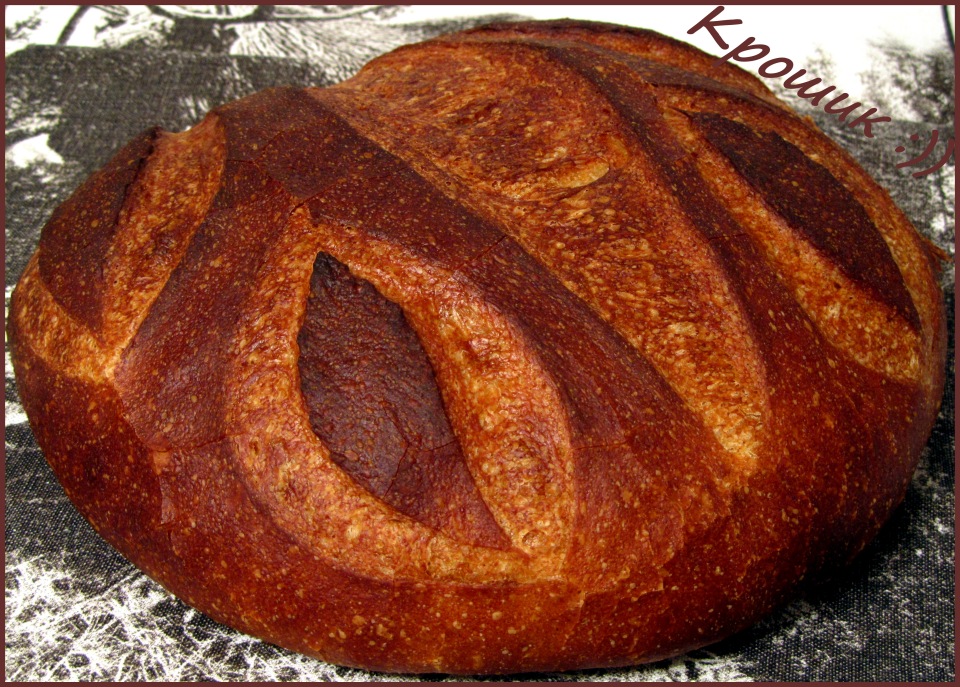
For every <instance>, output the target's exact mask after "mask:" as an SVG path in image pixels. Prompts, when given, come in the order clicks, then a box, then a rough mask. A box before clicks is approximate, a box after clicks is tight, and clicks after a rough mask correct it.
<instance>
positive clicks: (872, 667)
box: [5, 6, 954, 681]
mask: <svg viewBox="0 0 960 687" xmlns="http://www.w3.org/2000/svg"><path fill="white" fill-rule="evenodd" d="M163 7H170V6H163ZM218 7H221V10H219V11H221V12H222V11H223V10H222V6H218ZM310 7H311V8H312V9H301V10H296V11H295V10H287V11H283V10H266V11H263V10H261V11H262V12H264V14H262V15H260V16H250V15H249V14H248V15H247V16H246V18H244V17H243V16H241V15H242V12H247V13H249V12H251V9H250V8H240V9H237V10H236V11H235V13H234V15H233V16H231V17H224V16H222V15H221V16H219V21H215V20H216V19H217V15H215V12H216V10H209V12H211V13H214V14H208V15H206V16H204V15H203V14H202V12H201V10H199V9H197V10H193V11H188V10H184V9H181V10H170V11H169V12H166V11H164V10H155V11H149V10H146V9H144V8H139V9H133V8H123V7H119V8H118V7H112V8H108V9H95V8H93V9H88V10H83V11H81V12H79V13H78V12H76V10H77V8H76V7H74V8H71V9H70V12H72V13H73V14H71V15H70V17H68V18H67V21H63V22H62V23H61V25H60V28H59V32H58V35H57V38H59V40H52V41H47V42H46V44H41V42H40V41H31V40H30V39H29V36H31V35H39V31H40V29H42V28H43V22H44V21H49V19H48V18H47V15H45V14H43V13H38V14H37V15H36V17H35V18H34V19H31V20H30V21H29V22H26V23H22V24H17V25H15V26H12V25H11V19H10V18H9V17H8V19H7V37H8V40H9V39H10V38H11V36H12V37H13V38H15V39H16V38H22V37H23V36H27V38H26V39H23V40H22V45H21V46H19V47H18V49H17V50H16V51H14V52H12V53H10V54H8V55H7V63H6V94H5V95H6V136H7V138H6V175H5V184H6V187H5V189H6V252H5V267H6V284H5V285H6V291H5V294H6V300H5V303H6V305H7V306H9V299H10V293H11V290H12V288H13V286H14V284H16V281H17V279H18V278H19V275H20V273H21V272H22V270H23V268H24V266H25V264H26V262H27V260H28V258H29V256H30V255H31V254H32V252H33V251H34V250H35V249H36V246H37V241H38V237H39V233H40V229H41V227H42V226H43V224H44V223H45V221H46V220H47V219H48V218H49V216H50V213H51V212H52V211H53V209H54V208H55V207H56V206H57V205H58V204H59V203H60V202H62V201H63V200H64V199H65V198H66V197H67V196H68V195H69V194H70V193H71V192H72V190H73V189H74V188H76V186H77V185H78V184H79V183H80V182H81V181H82V180H83V179H84V178H85V177H86V176H87V175H88V174H89V173H90V172H92V171H93V170H95V169H96V168H97V167H99V166H100V165H101V164H103V163H104V162H105V161H106V160H107V159H108V158H109V157H110V155H111V154H112V153H113V152H114V151H116V150H117V149H118V148H119V147H120V146H121V145H123V144H124V143H125V142H126V141H128V140H129V139H130V138H132V137H133V136H134V135H136V134H137V133H138V132H140V131H142V130H144V129H146V128H147V127H149V126H152V125H155V124H159V125H161V126H163V127H164V128H166V129H169V130H172V131H179V130H182V129H184V128H186V127H188V126H189V125H191V124H193V123H195V122H196V121H198V120H199V118H200V117H202V115H203V114H204V113H205V112H206V111H207V110H209V109H210V108H212V107H215V106H217V105H219V104H221V103H224V102H227V101H230V100H233V99H235V98H238V97H242V96H244V95H247V94H249V93H252V92H255V91H257V90H260V89H263V88H266V87H269V86H273V85H279V84H296V85H327V84H331V83H334V82H336V81H339V80H341V79H343V78H345V77H347V76H349V75H350V74H352V73H353V72H354V71H355V70H356V69H357V68H358V67H359V66H360V65H362V64H363V63H365V62H366V61H368V60H369V59H370V58H372V57H374V56H375V55H377V54H379V53H382V52H385V51H387V50H389V49H391V48H393V47H395V46H397V45H400V44H403V43H408V42H414V41H418V40H421V39H423V38H427V37H430V36H432V35H436V34H439V33H443V32H446V31H449V30H456V29H458V28H462V27H463V26H468V25H472V24H475V23H479V21H478V20H477V19H465V20H461V19H451V20H438V21H429V22H424V21H418V22H404V21H403V16H404V15H403V11H404V10H403V9H400V8H390V9H387V8H376V7H372V6H371V7H368V6H310ZM492 9H495V11H497V12H504V11H505V10H509V8H504V7H503V6H499V7H497V8H492ZM556 10H557V11H558V12H559V13H560V15H559V16H562V14H563V10H564V8H563V7H557V8H556ZM297 11H299V12H301V14H300V15H297ZM311 11H312V12H314V15H313V16H306V15H307V14H308V13H309V12H311ZM97 12H100V13H101V14H100V16H95V15H96V13H97ZM254 20H256V21H254ZM31 22H32V23H31ZM691 23H692V22H691ZM31 32H32V33H31ZM84 32H86V33H84ZM81 34H83V35H89V36H91V38H90V40H87V41H86V44H85V45H75V43H76V41H75V40H73V39H74V38H75V37H76V36H80V35H81ZM679 37H680V38H682V36H679ZM822 126H824V128H825V130H826V131H827V133H828V134H830V135H834V136H837V137H838V140H840V141H841V143H842V144H843V145H846V146H847V147H848V148H849V149H851V151H852V152H853V153H854V155H857V156H858V157H861V158H862V159H863V160H864V164H865V166H867V167H868V168H869V169H870V171H871V172H872V173H874V174H875V175H877V176H878V178H880V180H881V182H882V183H885V184H887V185H888V186H889V187H890V188H891V191H892V192H893V193H894V196H895V197H896V198H897V199H898V200H899V201H900V202H901V203H902V204H904V205H905V209H906V210H907V212H908V214H911V215H912V217H913V219H914V221H915V222H916V223H917V224H918V228H919V229H920V230H921V231H923V232H925V233H926V234H927V235H928V236H931V238H933V239H934V240H935V241H936V242H938V243H940V244H941V246H942V247H943V248H945V249H947V250H949V251H950V252H951V253H952V250H953V247H952V241H953V234H952V229H951V230H950V231H947V230H946V229H944V228H943V227H942V226H941V227H940V228H939V229H937V227H936V226H935V225H934V224H931V223H930V221H929V218H924V217H923V216H921V215H923V213H922V212H921V210H922V206H923V203H922V202H920V201H918V202H917V203H914V205H915V209H914V210H911V208H910V207H907V206H908V205H909V202H905V201H904V199H907V201H909V199H910V198H913V197H914V196H915V195H916V194H917V193H919V192H920V190H921V187H922V186H923V184H928V183H933V177H934V175H929V176H928V177H924V178H922V179H915V178H913V177H911V176H910V175H909V174H908V173H906V172H904V171H903V170H895V169H894V167H895V162H896V160H895V159H894V158H892V157H891V156H890V155H887V156H886V157H882V158H881V159H879V160H876V159H872V158H870V156H869V155H865V153H864V151H865V150H867V146H869V145H873V144H875V141H871V140H868V139H866V138H865V137H864V136H862V135H860V134H859V132H857V133H856V134H853V133H851V131H850V130H843V131H841V130H840V129H837V128H836V127H833V128H831V126H830V122H829V121H824V122H822ZM897 126H898V127H899V128H893V127H891V128H890V135H900V136H901V137H902V138H903V140H906V139H907V138H908V137H909V134H910V133H913V132H914V131H920V132H929V129H930V127H929V126H926V128H924V127H925V125H918V124H909V123H906V124H905V123H899V124H898V125H897ZM911 127H912V128H911ZM887 147H889V148H891V151H890V154H891V155H892V145H890V146H887ZM948 169H950V170H951V175H952V169H953V167H952V166H950V167H949V168H948ZM925 222H926V223H925ZM944 289H945V292H946V295H947V304H948V311H949V312H950V313H951V315H950V331H951V344H950V353H949V360H950V363H949V369H948V385H947V390H946V393H945V396H944V400H943V406H942V410H941V413H940V418H939V420H938V422H937V425H936V428H935V429H934V432H933V436H932V438H931V439H930V442H929V445H928V446H927V448H926V450H925V451H924V453H923V457H922V460H921V463H920V467H919V469H918V471H917V473H916V475H915V477H914V479H913V481H912V483H911V485H910V488H909V492H908V493H907V496H906V499H905V501H904V503H903V505H902V506H901V507H900V508H899V509H898V510H897V511H896V512H895V514H894V516H893V518H892V520H891V521H890V522H889V523H888V524H887V525H886V527H885V528H884V529H883V530H882V531H881V533H880V535H879V536H878V538H877V539H876V540H875V541H874V542H873V543H872V544H871V545H870V546H869V547H868V548H867V549H866V550H865V551H864V552H863V554H862V555H861V556H859V558H858V559H857V560H856V561H855V562H854V564H853V565H852V566H851V567H850V568H849V569H848V570H846V571H844V572H843V574H842V575H841V576H840V577H838V578H836V579H834V580H833V581H832V582H830V584H829V585H825V586H823V587H821V588H819V589H816V590H811V591H809V592H808V593H807V594H806V595H805V596H804V597H803V598H801V599H799V600H796V601H794V602H793V603H791V604H789V605H788V606H786V607H785V608H783V609H781V610H780V611H778V612H776V613H775V614H773V615H772V616H770V617H769V618H767V619H766V620H764V621H762V622H761V623H760V624H759V625H757V626H755V627H754V628H752V629H750V630H748V631H746V632H744V633H742V634H740V635H738V636H736V637H733V638H731V639H729V640H726V641H724V642H722V643H720V644H717V645H714V646H712V647H709V648H708V649H705V650H701V651H697V652H694V653H691V654H689V655H687V656H683V657H680V658H677V659H674V660H671V661H663V662H659V663H655V664H651V665H647V666H640V667H636V668H631V669H621V670H595V671H580V672H575V673H565V674H538V675H529V676H516V677H517V679H527V680H530V679H534V680H540V681H566V680H577V681H594V680H595V681H620V680H630V681H641V680H644V681H646V680H660V681H670V680H675V681H687V680H723V681H736V680H742V681H795V680H796V681H806V680H828V681H848V680H857V681H873V680H882V681H952V679H953V677H954V392H953V377H954V374H953V365H954V363H953V361H954V348H953V338H952V332H953V317H952V313H953V302H954V298H953V293H954V287H953V278H952V274H948V275H947V276H946V277H945V279H944ZM6 351H7V352H6V375H5V376H6V387H5V392H6V395H5V398H6V406H5V411H6V412H5V425H6V443H5V447H6V465H5V470H6V472H5V477H6V511H5V516H6V518H5V528H6V529H5V536H6V616H5V617H6V677H7V679H8V680H15V681H21V680H23V681H26V680H83V681H86V680H176V681H193V680H217V681H221V680H230V681H235V680H243V681H264V680H351V681H354V680H369V681H375V680H384V679H423V680H437V679H451V680H453V679H456V678H447V677H446V676H406V677H401V676H393V675H378V674H371V673H365V672H363V671H358V670H352V669H345V668H340V667H337V666H332V665H329V664H326V663H323V662H321V661H318V660H314V659H311V658H307V657H304V656H300V655H297V654H294V653H291V652H289V651H286V650H283V649H280V648H277V647H274V646H271V645H269V644H266V643H263V642H261V641H259V640H256V639H253V638H250V637H247V636H245V635H242V634H240V633H238V632H236V631H234V630H232V629H230V628H227V627H224V626H222V625H219V624H217V623H215V622H213V621H211V620H210V619H209V618H207V617H205V616H204V615H203V614H201V613H199V612H197V611H195V610H193V609H191V608H189V607H188V606H186V605H185V604H183V603H182V602H180V601H179V600H177V599H176V598H175V597H173V596H172V595H171V594H169V593H168V592H166V591H165V590H164V589H162V588H161V587H160V586H159V585H157V584H156V583H155V582H153V581H152V580H150V579H149V578H147V577H146V576H144V575H143V574H142V573H140V572H139V571H138V570H137V569H135V568H134V567H133V566H132V565H131V564H130V563H128V562H127V561H126V560H125V559H123V558H122V557H121V556H120V555H119V554H118V553H116V552H115V551H114V550H113V549H112V548H111V547H110V546H109V545H108V544H106V543H105V542H104V541H103V540H102V539H101V538H100V537H99V536H98V535H96V534H95V533H94V532H93V530H92V529H91V527H90V526H89V525H88V524H87V522H86V521H85V520H84V519H83V518H82V517H81V516H80V515H79V514H78V513H77V511H76V510H75V509H74V508H73V506H72V505H71V504H70V502H69V501H68V500H67V499H66V497H65V496H64V494H63V491H62V490H61V488H60V486H59V484H58V483H57V480H56V478H55V477H54V475H53V474H52V472H51V471H50V469H49V468H48V466H47V464H46V462H45V461H44V459H43V456H42V454H41V452H40V450H39V449H38V447H37V445H36V443H35V441H34V438H33V435H32V434H31V431H30V428H29V426H28V424H27V422H26V418H25V416H24V415H23V410H22V406H21V405H20V403H19V400H18V398H17V392H16V388H15V382H14V380H13V372H12V368H11V364H10V356H9V348H7V349H6ZM498 679H503V678H498Z"/></svg>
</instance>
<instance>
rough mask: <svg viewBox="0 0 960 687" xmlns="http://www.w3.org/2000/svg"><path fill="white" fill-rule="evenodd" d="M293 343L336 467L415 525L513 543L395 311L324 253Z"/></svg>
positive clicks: (497, 544)
mask: <svg viewBox="0 0 960 687" xmlns="http://www.w3.org/2000/svg"><path fill="white" fill-rule="evenodd" d="M297 343H298V345H299V348H300V355H299V357H298V359H297V365H298V368H299V370H300V389H301V391H302V392H303V397H304V400H305V402H306V406H307V409H308V411H309V413H310V426H311V427H312V429H313V431H314V433H315V434H316V435H317V436H318V437H320V440H321V441H323V443H324V444H325V445H326V446H327V448H328V449H329V450H330V455H331V458H332V459H333V461H334V462H335V463H336V464H337V465H339V466H340V467H341V468H342V469H343V470H345V471H346V472H347V473H348V474H350V476H351V477H353V479H354V480H356V481H357V482H358V483H359V484H360V485H362V486H363V487H364V488H365V489H367V491H369V492H370V493H371V494H373V495H374V496H376V497H377V498H380V499H381V500H383V501H385V502H386V503H388V504H389V505H390V506H392V507H393V508H396V509H397V510H398V511H400V512H401V513H404V514H405V515H408V516H410V517H411V518H413V519H414V520H418V521H420V522H422V523H424V524H425V525H428V526H430V527H432V528H434V529H437V530H441V531H443V532H445V533H446V534H448V535H450V536H452V537H454V538H455V539H458V540H460V541H463V542H465V543H468V544H473V545H475V546H487V547H492V548H500V549H504V548H507V547H508V546H509V540H507V539H506V538H505V536H504V534H503V532H501V530H500V528H499V527H498V526H497V524H496V522H495V521H494V520H493V518H492V517H491V515H490V511H489V510H488V508H487V506H486V505H485V504H484V503H483V501H482V500H481V499H480V495H479V494H478V493H477V488H476V486H475V484H474V482H473V478H472V477H471V476H470V472H469V471H468V469H467V466H466V464H465V463H464V458H463V454H462V452H461V450H460V443H459V441H458V440H457V438H456V436H455V435H454V434H453V431H452V430H451V428H450V424H449V421H448V419H447V415H446V411H445V409H444V407H443V403H442V401H441V399H440V394H439V390H438V389H437V382H436V379H435V375H434V372H433V368H432V367H431V366H430V363H429V361H428V360H427V357H426V354H425V353H424V351H423V347H422V345H421V344H420V340H419V339H418V338H417V336H416V334H415V333H414V332H413V330H412V329H411V328H410V326H409V324H408V323H407V320H406V318H405V317H404V315H403V311H402V310H401V309H400V308H399V307H398V306H397V305H395V304H394V303H391V302H390V301H388V300H387V299H385V298H384V297H383V296H381V295H380V294H379V292H377V291H376V289H374V288H373V286H372V285H371V284H370V283H369V282H365V281H363V280H362V279H358V278H357V277H355V276H353V275H352V274H351V273H350V271H349V270H348V269H347V268H346V266H345V265H343V264H342V263H340V262H338V261H337V260H336V259H334V258H333V257H331V256H330V255H327V254H326V253H320V254H318V255H317V259H316V260H315V261H314V263H313V274H312V275H311V278H310V296H309V298H308V299H307V307H306V313H305V317H304V323H303V327H302V328H301V329H300V333H299V334H298V336H297Z"/></svg>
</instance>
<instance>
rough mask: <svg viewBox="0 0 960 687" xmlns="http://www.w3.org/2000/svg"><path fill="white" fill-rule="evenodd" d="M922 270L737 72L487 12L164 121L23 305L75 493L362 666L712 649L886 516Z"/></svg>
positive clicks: (250, 608) (922, 292)
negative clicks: (358, 62)
mask: <svg viewBox="0 0 960 687" xmlns="http://www.w3.org/2000/svg"><path fill="white" fill-rule="evenodd" d="M795 189H796V190H795ZM812 196H815V197H817V198H821V199H826V200H825V202H824V203H823V204H821V205H818V206H814V205H811V204H809V203H806V202H805V199H806V198H809V197H812ZM826 224H831V226H829V227H828V226H825V225H826ZM834 225H835V226H834ZM934 270H935V268H934V266H933V265H932V263H931V260H930V258H929V251H928V250H926V248H925V246H924V243H923V241H922V240H921V239H920V238H919V237H918V236H917V235H916V232H915V230H914V229H913V228H912V227H911V226H910V225H909V223H908V222H907V221H906V219H905V218H904V217H903V215H902V213H900V212H899V211H898V210H897V209H896V208H895V207H894V206H893V204H892V202H891V201H890V199H889V196H888V195H887V194H886V193H885V192H883V191H882V190H881V189H879V188H878V187H877V186H876V185H875V184H874V183H873V182H872V181H871V180H870V179H869V178H868V177H867V176H866V175H865V173H864V172H863V171H862V170H860V169H859V168H858V167H857V166H856V165H855V164H854V163H853V162H852V160H851V159H850V158H849V157H848V156H846V155H845V154H844V153H842V152H840V151H839V149H837V148H836V147H835V146H834V145H833V144H832V143H830V142H829V141H828V140H827V139H826V138H825V137H823V135H822V134H820V133H819V132H818V131H816V130H815V129H814V128H812V126H811V125H809V124H808V123H806V122H804V121H803V120H801V119H800V118H798V117H796V116H795V115H793V114H792V113H791V112H790V111H789V110H787V109H786V108H785V107H784V106H783V105H782V104H780V103H779V102H778V101H776V99H775V98H773V96H772V95H770V94H769V92H768V91H766V89H764V88H763V86H762V85H761V84H760V83H759V82H758V81H756V80H755V79H753V78H752V77H749V76H747V75H745V74H744V73H742V72H740V71H739V70H737V69H735V68H733V67H730V66H729V65H722V66H720V67H717V66H714V65H713V64H712V61H711V60H710V58H708V57H706V56H704V55H703V54H701V53H699V52H698V51H696V50H694V49H693V48H690V47H689V46H685V45H683V44H681V43H678V42H677V41H673V40H670V39H666V38H664V37H661V36H658V35H656V34H653V33H651V32H646V31H640V30H634V29H625V28H623V27H612V26H608V25H598V24H590V23H578V22H546V23H521V24H500V25H492V26H489V27H484V28H481V29H478V30H474V31H469V32H465V33H463V34H456V35H453V36H447V37H444V38H441V39H437V40H435V41H430V42H427V43H423V44H419V45H416V46H408V47H405V48H403V49H401V50H398V51H395V52H394V53H390V54H388V55H385V56H383V57H381V58H378V59H377V60H374V61H373V62H372V63H370V64H369V65H368V66H367V67H365V68H364V70H362V71H361V72H360V74H358V75H357V76H356V77H354V78H353V79H351V80H349V81H347V82H344V83H343V84H340V85H338V86H335V87H332V88H329V89H307V90H297V89H289V88H288V89H274V90H271V91H266V92H263V93H260V94H257V95H255V96H251V97H249V98H245V99H244V100H241V101H238V102H236V103H232V104H230V105H227V106H225V107H222V108H219V109H217V110H216V111H214V112H213V113H211V114H210V115H209V116H208V117H207V118H206V119H205V120H204V121H203V122H202V123H201V124H199V125H198V126H196V127H194V128H193V129H192V130H190V131H188V132H185V133H182V134H167V133H163V132H159V131H152V132H147V133H146V134H144V135H143V136H141V137H140V138H138V139H136V140H135V141H134V142H132V143H131V144H130V145H129V146H127V148H125V149H124V150H123V151H121V152H120V153H118V155H117V157H116V158H115V159H114V160H113V161H111V162H110V163H109V164H108V165H107V166H106V167H105V168H104V171H102V172H100V173H98V174H97V175H95V176H94V177H92V178H91V180H90V181H88V182H87V184H85V185H84V186H83V187H81V189H80V190H78V191H77V193H76V194H75V195H74V196H73V197H72V198H71V199H70V200H69V201H68V202H67V203H66V204H65V205H64V206H63V207H62V208H61V209H59V210H58V211H57V213H56V214H55V215H54V217H53V218H52V219H51V221H50V223H49V224H48V225H47V227H46V228H45V229H44V232H43V236H42V239H41V244H40V248H39V251H38V254H37V255H36V256H35V257H34V259H33V260H32V261H31V263H30V265H29V266H28V268H27V270H26V272H25V273H24V275H23V277H22V279H21V282H20V284H19V285H18V287H17V289H16V290H15V292H14V294H13V297H12V302H11V310H10V313H11V318H10V323H9V328H10V335H11V343H12V348H13V356H14V362H15V367H16V372H17V381H18V388H19V389H20V392H21V394H22V397H23V400H24V405H25V408H26V411H27V414H28V416H29V417H30V421H31V424H32V426H33V428H34V432H35V433H36V436H37V440H38V442H39V444H40V446H41V447H42V448H43V450H44V452H45V455H46V456H47V459H48V460H49V462H50V464H51V466H52V467H53V469H54V471H55V472H56V473H57V475H58V477H59V478H60V480H61V482H62V483H63V485H64V488H65V490H66V491H67V494H68V495H69V496H70V498H71V499H72V500H73V501H74V503H76V505H77V507H78V508H79V509H80V510H81V512H83V513H84V514H85V515H86V516H87V517H88V518H89V519H90V521H91V522H92V523H93V525H94V526H95V527H96V528H97V530H98V531H99V532H100V533H101V534H103V536H104V537H105V538H107V539H108V540H109V541H111V542H112V543H113V544H114V545H115V546H117V548H118V549H119V550H120V551H121V552H123V553H124V555H126V556H128V557H129V558H130V559H131V560H132V561H133V562H134V563H136V564H137V565H138V566H140V567H141V568H142V569H143V570H145V571H146V572H147V573H148V574H150V575H151V576H153V577H155V578H156V579H157V580H159V581H160V582H161V583H162V584H164V585H165V586H167V587H168V588H169V589H171V590H172V591H173V592H174V593H176V594H178V595H179V596H180V597H181V598H183V599H184V600H185V601H187V602H188V603H190V604H192V605H194V606H196V607H197V608H200V609H201V610H203V611H204V612H206V613H208V614H210V615H211V616H213V617H214V618H216V619H218V620H221V621H223V622H226V623H229V624H231V625H233V626H235V627H238V628H239V629H241V630H244V631H246V632H250V633H253V634H256V635H258V636H261V637H264V638H266V639H267V640H269V641H272V642H276V643H278V644H281V645H284V646H287V647H290V648H293V649H295V650H298V651H304V652H306V653H310V654H313V655H317V656H320V657H322V658H324V659H326V660H330V661H334V662H338V663H343V664H347V665H355V666H363V667H366V668H371V669H382V670H394V671H397V670H399V671H420V672H423V671H442V672H460V673H466V672H501V673H502V672H515V671H525V670H558V669H569V668H578V667H590V666H608V665H623V664H629V663H636V662H641V661H649V660H655V659H658V658H662V657H665V656H669V655H672V654H675V653H678V652H681V651H684V650H688V649H691V648H694V647H697V646H702V645H704V644H706V643H709V642H711V641H715V640H717V639H719V638H721V637H723V636H725V635H728V634H730V633H732V632H734V631H736V630H739V629H741V628H743V627H745V626H747V625H749V624H750V623H752V622H754V621H755V620H756V619H757V618H758V617H759V616H760V615H762V614H763V613H765V612H767V611H769V610H770V609H771V608H772V607H773V606H774V605H776V604H777V603H780V602H781V601H782V600H784V599H785V598H786V597H787V596H788V595H789V594H790V593H791V592H792V591H793V590H794V589H795V588H796V587H797V585H798V584H799V583H800V581H801V580H803V579H805V578H807V577H808V576H810V575H813V574H816V573H817V572H818V571H819V570H820V569H821V568H823V567H824V566H825V565H827V564H830V563H835V562H836V561H842V560H848V559H849V558H850V557H852V556H853V555H855V554H856V553H857V552H858V551H859V550H860V549H861V548H862V547H863V546H864V545H865V544H866V542H867V541H869V539H870V538H871V537H872V536H873V535H874V533H875V532H876V530H877V529H878V528H879V526H880V525H881V524H882V522H883V521H884V520H885V519H886V517H887V516H888V515H889V513H890V511H891V510H892V508H893V507H894V506H895V505H896V504H897V503H898V502H899V501H900V500H901V499H902V497H903V494H904V492H905V489H906V484H907V482H908V481H909V479H910V475H911V474H912V471H913V469H914V467H915V465H916V461H917V459H918V457H919V454H920V451H921V449H922V447H923V444H924V443H925V441H926V438H927V435H928V433H929V430H930V427H931V424H932V422H933V419H934V417H935V414H936V408H937V404H938V401H939V398H940V393H941V390H942V385H943V375H944V372H943V367H944V366H943V363H944V360H943V357H944V355H945V331H944V327H945V318H944V314H943V304H942V298H941V295H940V291H939V288H938V287H937V284H936V280H935V274H934Z"/></svg>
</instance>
